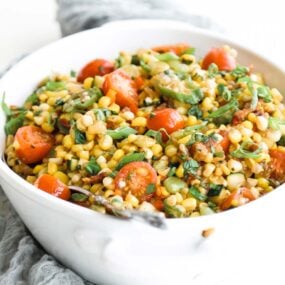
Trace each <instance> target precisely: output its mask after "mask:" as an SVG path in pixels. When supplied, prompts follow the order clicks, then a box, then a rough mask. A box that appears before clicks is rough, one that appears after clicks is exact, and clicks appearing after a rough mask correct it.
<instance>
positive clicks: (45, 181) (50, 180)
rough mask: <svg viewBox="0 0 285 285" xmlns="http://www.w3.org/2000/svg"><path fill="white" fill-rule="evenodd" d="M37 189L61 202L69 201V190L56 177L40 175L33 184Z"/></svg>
mask: <svg viewBox="0 0 285 285" xmlns="http://www.w3.org/2000/svg"><path fill="white" fill-rule="evenodd" d="M34 185H35V186H36V187H37V188H39V189H41V190H43V191H45V192H47V193H49V194H51V195H53V196H55V197H58V198H61V199H63V200H69V198H70V190H69V188H68V187H67V186H66V185H65V184H63V183H62V182H61V181H60V180H59V179H57V178H56V177H54V176H52V175H49V174H43V175H41V176H40V177H39V178H38V179H37V180H36V181H35V184H34Z"/></svg>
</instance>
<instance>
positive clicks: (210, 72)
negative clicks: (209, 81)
mask: <svg viewBox="0 0 285 285" xmlns="http://www.w3.org/2000/svg"><path fill="white" fill-rule="evenodd" d="M218 73H219V68H218V66H217V65H216V64H215V63H211V64H210V65H209V67H208V76H209V78H214V77H215V76H216V75H217V74H218Z"/></svg>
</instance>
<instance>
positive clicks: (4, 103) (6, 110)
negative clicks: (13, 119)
mask: <svg viewBox="0 0 285 285" xmlns="http://www.w3.org/2000/svg"><path fill="white" fill-rule="evenodd" d="M1 108H2V110H3V112H4V113H5V115H6V117H9V116H11V115H12V112H11V110H10V108H9V107H8V105H7V104H6V102H5V93H3V97H2V101H1Z"/></svg>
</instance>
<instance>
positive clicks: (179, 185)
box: [163, 176, 187, 194]
mask: <svg viewBox="0 0 285 285" xmlns="http://www.w3.org/2000/svg"><path fill="white" fill-rule="evenodd" d="M163 185H164V187H165V188H166V190H167V191H168V192H170V193H171V194H175V193H177V192H179V191H181V190H182V189H183V188H186V187H187V183H186V182H184V181H183V180H181V179H179V178H177V177H173V176H172V177H168V178H166V179H165V180H164V181H163Z"/></svg>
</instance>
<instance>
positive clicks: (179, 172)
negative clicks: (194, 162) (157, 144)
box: [175, 164, 184, 178]
mask: <svg viewBox="0 0 285 285" xmlns="http://www.w3.org/2000/svg"><path fill="white" fill-rule="evenodd" d="M175 173H176V176H177V177H179V178H182V177H183V176H184V168H183V165H182V164H180V165H179V167H178V168H177V169H176V172H175Z"/></svg>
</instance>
